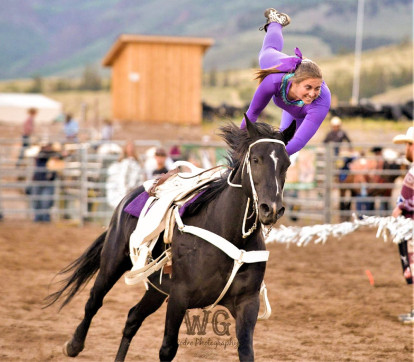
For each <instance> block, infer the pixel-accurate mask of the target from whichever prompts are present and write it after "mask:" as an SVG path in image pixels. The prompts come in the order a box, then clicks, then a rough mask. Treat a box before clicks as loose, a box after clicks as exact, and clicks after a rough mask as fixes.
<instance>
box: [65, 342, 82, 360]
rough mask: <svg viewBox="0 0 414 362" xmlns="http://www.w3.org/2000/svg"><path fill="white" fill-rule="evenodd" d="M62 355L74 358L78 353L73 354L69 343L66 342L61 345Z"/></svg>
mask: <svg viewBox="0 0 414 362" xmlns="http://www.w3.org/2000/svg"><path fill="white" fill-rule="evenodd" d="M62 351H63V354H64V355H65V356H67V357H76V356H77V355H78V354H79V352H75V351H74V350H73V348H72V345H71V344H70V341H66V342H65V344H64V345H63V349H62Z"/></svg>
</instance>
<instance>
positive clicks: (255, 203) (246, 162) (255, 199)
mask: <svg viewBox="0 0 414 362" xmlns="http://www.w3.org/2000/svg"><path fill="white" fill-rule="evenodd" d="M264 142H272V143H280V144H282V145H283V146H284V147H286V145H285V143H284V142H283V141H280V140H274V139H272V138H262V139H260V140H257V141H255V142H253V143H252V144H250V145H249V148H248V150H247V152H246V156H245V157H244V161H243V166H242V181H243V176H244V169H245V168H246V170H247V171H246V172H247V174H248V175H249V179H250V185H251V188H252V198H253V213H255V214H256V218H255V221H254V223H253V226H252V227H251V228H250V229H249V230H247V231H246V220H247V219H250V218H251V217H252V215H253V213H252V215H250V216H247V213H248V212H249V206H250V197H248V198H247V204H246V210H245V212H244V217H243V225H242V236H243V238H247V237H248V236H249V235H251V233H252V232H253V231H254V230H256V228H257V221H258V220H259V205H258V196H257V192H256V189H255V187H254V182H253V175H252V168H251V164H250V150H251V148H252V147H253V146H254V145H256V144H258V143H264ZM233 171H234V170H231V171H230V172H229V176H228V177H227V183H228V184H229V185H230V186H231V187H240V188H241V187H243V186H242V184H240V185H239V184H234V183H232V182H231V181H230V178H231V176H232V174H233ZM242 183H243V182H242Z"/></svg>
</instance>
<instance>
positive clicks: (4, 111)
mask: <svg viewBox="0 0 414 362" xmlns="http://www.w3.org/2000/svg"><path fill="white" fill-rule="evenodd" d="M29 108H36V109H37V110H38V113H37V115H36V123H37V124H38V123H43V124H48V123H52V122H53V120H55V119H56V118H57V117H58V116H59V115H60V114H61V113H62V104H61V103H59V102H56V101H54V100H53V99H50V98H48V97H46V96H44V95H42V94H31V93H0V122H1V123H12V124H22V123H23V122H24V121H25V119H26V118H27V110H28V109H29Z"/></svg>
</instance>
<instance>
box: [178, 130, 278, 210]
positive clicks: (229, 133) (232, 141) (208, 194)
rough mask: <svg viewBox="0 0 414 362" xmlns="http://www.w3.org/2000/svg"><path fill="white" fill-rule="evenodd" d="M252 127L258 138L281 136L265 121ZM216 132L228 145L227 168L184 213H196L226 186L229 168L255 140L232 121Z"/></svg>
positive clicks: (237, 163) (240, 161)
mask: <svg viewBox="0 0 414 362" xmlns="http://www.w3.org/2000/svg"><path fill="white" fill-rule="evenodd" d="M254 127H255V128H256V131H257V133H258V135H259V138H271V139H280V138H281V135H280V132H279V130H277V129H275V128H273V127H272V126H271V125H269V124H267V123H262V122H256V123H254ZM218 134H219V136H221V137H222V138H223V140H224V141H225V142H226V144H227V145H228V146H229V150H228V151H227V156H226V160H227V164H228V167H229V170H228V171H226V172H224V173H223V174H222V177H221V178H219V179H218V180H216V181H214V182H212V183H210V184H209V185H208V186H207V187H206V188H205V189H204V190H203V193H202V194H201V195H200V196H199V197H198V198H197V199H196V200H195V201H194V202H193V203H191V204H190V205H189V206H188V207H187V209H186V211H185V214H186V215H194V214H196V213H198V212H199V211H200V210H201V208H202V207H206V206H207V204H208V203H209V202H210V201H211V200H213V199H215V198H216V197H217V196H218V195H219V194H220V193H221V192H222V191H223V190H224V189H225V188H226V187H227V177H228V174H229V172H230V170H232V169H237V168H238V167H239V166H240V165H241V163H242V162H243V159H244V155H245V154H246V152H247V150H248V148H249V145H250V144H251V143H252V142H254V141H255V140H253V139H251V138H250V137H249V135H248V132H247V131H246V130H245V129H240V128H239V127H238V126H237V125H236V124H234V123H233V122H229V123H227V124H225V125H224V126H221V127H220V128H219V133H218Z"/></svg>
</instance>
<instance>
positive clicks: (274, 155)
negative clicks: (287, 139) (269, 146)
mask: <svg viewBox="0 0 414 362" xmlns="http://www.w3.org/2000/svg"><path fill="white" fill-rule="evenodd" d="M270 158H271V159H272V160H273V162H274V164H275V173H276V171H277V161H279V159H278V158H277V157H276V152H275V150H273V151H272V153H271V154H270ZM276 175H277V173H276ZM275 181H276V195H279V192H280V190H279V182H278V180H277V176H275Z"/></svg>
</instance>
